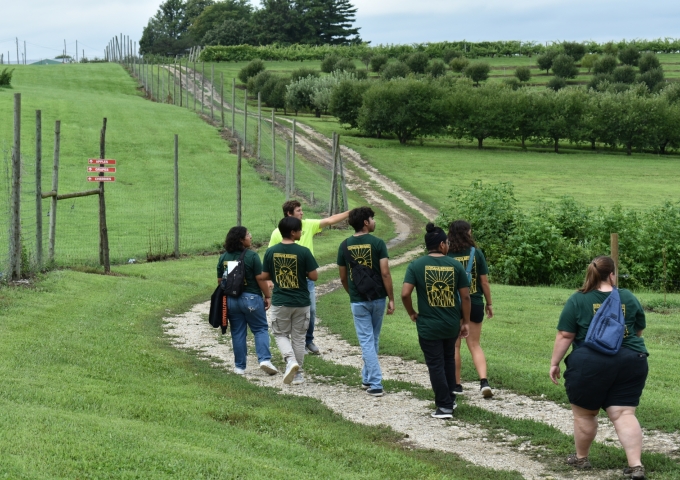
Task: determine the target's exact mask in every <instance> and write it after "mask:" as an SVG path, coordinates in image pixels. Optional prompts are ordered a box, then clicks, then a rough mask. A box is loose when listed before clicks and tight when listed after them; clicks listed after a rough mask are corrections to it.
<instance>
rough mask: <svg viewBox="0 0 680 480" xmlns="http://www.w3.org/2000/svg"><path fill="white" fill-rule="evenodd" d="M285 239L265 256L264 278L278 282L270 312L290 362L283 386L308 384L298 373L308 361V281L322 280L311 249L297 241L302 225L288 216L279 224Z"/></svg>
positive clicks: (279, 344) (279, 339)
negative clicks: (319, 277) (306, 353)
mask: <svg viewBox="0 0 680 480" xmlns="http://www.w3.org/2000/svg"><path fill="white" fill-rule="evenodd" d="M279 231H280V232H281V234H282V237H283V239H282V240H281V242H280V243H277V244H276V245H274V246H273V247H269V248H268V249H267V252H266V253H265V254H264V262H263V265H262V279H263V280H271V281H273V282H274V294H273V295H272V306H271V308H270V311H271V313H272V316H273V320H272V333H273V334H274V338H275V339H276V345H277V346H278V347H279V351H280V352H281V355H283V359H284V360H285V362H286V372H285V373H284V376H283V383H286V384H288V383H293V384H294V385H298V384H301V383H304V378H303V376H302V373H300V372H298V370H299V369H300V367H301V366H302V364H303V362H304V359H305V333H306V332H307V328H308V326H309V306H310V303H311V302H310V297H309V290H308V288H307V280H308V279H309V280H312V281H315V280H316V279H317V278H318V274H317V271H316V269H317V268H319V265H318V264H317V263H316V260H315V259H314V255H312V252H311V251H310V250H309V249H308V248H307V247H303V246H302V245H298V244H296V243H295V242H296V241H297V240H300V236H301V235H302V222H301V221H300V219H298V218H296V217H286V218H283V219H282V220H281V221H280V222H279Z"/></svg>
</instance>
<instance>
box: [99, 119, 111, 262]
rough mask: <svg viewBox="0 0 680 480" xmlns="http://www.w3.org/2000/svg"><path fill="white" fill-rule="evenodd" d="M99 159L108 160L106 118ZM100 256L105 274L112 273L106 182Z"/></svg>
mask: <svg viewBox="0 0 680 480" xmlns="http://www.w3.org/2000/svg"><path fill="white" fill-rule="evenodd" d="M99 158H101V159H102V160H103V159H105V158H106V118H104V123H103V125H102V130H101V133H100V135H99ZM99 245H100V248H99V256H100V260H101V264H102V265H104V273H111V262H110V259H109V231H108V228H107V227H106V201H105V199H104V182H99Z"/></svg>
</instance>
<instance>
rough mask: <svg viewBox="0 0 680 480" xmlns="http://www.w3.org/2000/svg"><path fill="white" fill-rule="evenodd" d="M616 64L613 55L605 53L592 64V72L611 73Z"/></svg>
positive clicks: (617, 63)
mask: <svg viewBox="0 0 680 480" xmlns="http://www.w3.org/2000/svg"><path fill="white" fill-rule="evenodd" d="M618 65H619V62H618V61H617V60H616V57H615V56H614V55H605V56H604V57H602V58H599V59H598V60H597V61H596V62H595V64H594V65H593V73H595V74H600V73H604V74H607V73H612V72H613V71H614V69H615V68H616V67H617V66H618Z"/></svg>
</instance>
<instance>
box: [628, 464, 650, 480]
mask: <svg viewBox="0 0 680 480" xmlns="http://www.w3.org/2000/svg"><path fill="white" fill-rule="evenodd" d="M623 474H624V475H630V478H633V479H636V480H641V479H644V478H646V477H645V467H643V466H642V465H637V466H635V467H626V468H624V469H623Z"/></svg>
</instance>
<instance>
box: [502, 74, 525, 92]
mask: <svg viewBox="0 0 680 480" xmlns="http://www.w3.org/2000/svg"><path fill="white" fill-rule="evenodd" d="M503 83H504V84H505V85H507V86H508V87H509V88H511V89H513V90H518V89H520V88H521V87H522V82H520V81H519V80H518V79H517V78H515V77H510V78H506V79H505V80H503Z"/></svg>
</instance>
